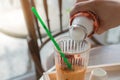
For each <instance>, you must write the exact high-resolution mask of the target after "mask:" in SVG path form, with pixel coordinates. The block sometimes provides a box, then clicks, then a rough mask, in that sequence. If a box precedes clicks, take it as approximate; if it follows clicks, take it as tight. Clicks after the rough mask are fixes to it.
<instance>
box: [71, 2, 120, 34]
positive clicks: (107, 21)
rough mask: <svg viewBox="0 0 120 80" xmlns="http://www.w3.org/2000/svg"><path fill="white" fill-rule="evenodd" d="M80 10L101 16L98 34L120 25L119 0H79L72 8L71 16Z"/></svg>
mask: <svg viewBox="0 0 120 80" xmlns="http://www.w3.org/2000/svg"><path fill="white" fill-rule="evenodd" d="M78 1H79V0H78ZM78 11H92V12H94V13H95V14H96V15H97V16H98V17H99V21H100V27H99V29H98V31H97V33H98V34H101V33H103V32H105V31H107V30H108V29H111V28H114V27H117V26H119V25H120V1H119V0H90V1H84V2H78V3H76V4H75V6H74V8H73V9H72V11H71V13H70V17H71V16H72V15H73V14H75V13H76V12H78Z"/></svg>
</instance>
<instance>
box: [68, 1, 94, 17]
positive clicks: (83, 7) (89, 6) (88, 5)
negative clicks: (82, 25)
mask: <svg viewBox="0 0 120 80" xmlns="http://www.w3.org/2000/svg"><path fill="white" fill-rule="evenodd" d="M88 10H89V11H94V6H93V1H83V2H78V3H76V4H75V6H74V7H73V8H72V10H71V12H70V16H73V15H74V14H75V13H77V12H79V11H88Z"/></svg>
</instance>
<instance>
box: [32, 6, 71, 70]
mask: <svg viewBox="0 0 120 80" xmlns="http://www.w3.org/2000/svg"><path fill="white" fill-rule="evenodd" d="M32 12H33V13H34V15H35V16H36V17H37V19H38V20H39V22H40V23H41V25H42V26H43V28H44V29H45V31H46V33H47V35H48V36H49V38H50V39H51V40H52V42H53V44H54V45H55V47H56V49H57V50H58V51H59V52H60V56H61V57H62V58H63V60H64V62H65V63H66V65H67V67H68V68H69V69H72V66H71V64H70V63H69V62H68V59H67V58H66V57H65V54H64V53H63V52H62V50H61V48H60V46H59V45H58V44H57V42H56V41H55V39H54V37H53V36H52V34H51V33H50V31H49V30H48V28H47V27H46V25H45V23H44V22H43V20H42V18H41V17H40V16H39V14H38V12H37V10H36V9H35V8H34V7H32Z"/></svg>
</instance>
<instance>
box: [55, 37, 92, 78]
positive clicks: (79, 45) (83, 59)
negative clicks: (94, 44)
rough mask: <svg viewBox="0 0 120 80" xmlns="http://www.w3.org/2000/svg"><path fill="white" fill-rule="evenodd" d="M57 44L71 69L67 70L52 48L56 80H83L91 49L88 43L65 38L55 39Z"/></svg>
mask: <svg viewBox="0 0 120 80" xmlns="http://www.w3.org/2000/svg"><path fill="white" fill-rule="evenodd" d="M57 42H58V44H59V46H60V48H61V50H62V52H63V53H64V54H65V57H66V58H67V59H68V61H69V62H70V63H71V64H72V69H69V68H68V67H67V65H66V64H65V63H64V61H63V58H62V57H61V56H60V54H59V51H57V50H56V49H55V48H54V49H55V50H54V53H55V66H56V71H57V74H56V76H57V80H85V73H86V69H87V65H88V59H89V50H90V47H91V46H90V44H89V42H88V41H86V40H84V41H75V40H72V39H71V38H69V37H67V36H65V37H61V38H59V39H57Z"/></svg>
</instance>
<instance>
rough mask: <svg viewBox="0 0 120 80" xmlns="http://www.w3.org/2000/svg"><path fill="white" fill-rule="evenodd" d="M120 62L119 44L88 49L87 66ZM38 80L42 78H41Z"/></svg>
mask: <svg viewBox="0 0 120 80" xmlns="http://www.w3.org/2000/svg"><path fill="white" fill-rule="evenodd" d="M114 63H120V44H117V45H109V46H100V47H96V48H92V49H91V51H90V58H89V66H94V65H104V64H114ZM40 80H43V79H42V78H41V79H40Z"/></svg>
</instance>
